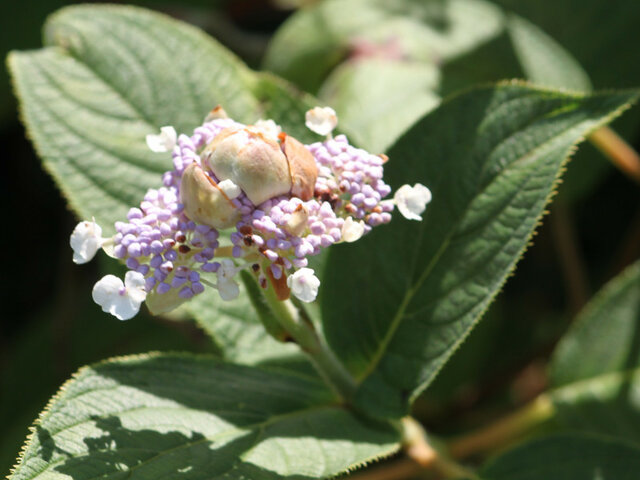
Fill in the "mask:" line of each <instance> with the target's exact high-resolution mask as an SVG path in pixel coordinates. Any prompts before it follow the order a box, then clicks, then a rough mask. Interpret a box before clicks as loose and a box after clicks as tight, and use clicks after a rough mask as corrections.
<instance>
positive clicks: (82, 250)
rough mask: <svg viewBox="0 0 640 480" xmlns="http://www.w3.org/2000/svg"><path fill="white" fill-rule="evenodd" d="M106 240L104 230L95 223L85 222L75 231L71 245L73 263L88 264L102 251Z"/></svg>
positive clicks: (77, 226)
mask: <svg viewBox="0 0 640 480" xmlns="http://www.w3.org/2000/svg"><path fill="white" fill-rule="evenodd" d="M104 242H105V239H104V238H102V228H100V225H98V224H97V223H96V222H95V221H91V222H88V221H84V222H80V223H79V224H78V225H76V228H74V229H73V233H72V234H71V238H70V241H69V243H70V244H71V248H72V249H73V262H74V263H77V264H82V263H87V262H88V261H90V260H91V259H92V258H93V257H94V256H95V255H96V253H97V252H98V250H100V248H101V247H102V245H103V244H104Z"/></svg>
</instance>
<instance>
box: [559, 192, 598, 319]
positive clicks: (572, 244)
mask: <svg viewBox="0 0 640 480" xmlns="http://www.w3.org/2000/svg"><path fill="white" fill-rule="evenodd" d="M550 220H551V229H552V232H553V237H554V243H555V246H556V250H557V253H558V260H559V262H560V266H561V267H562V274H563V276H564V282H565V285H566V289H567V293H568V296H569V303H570V305H571V313H572V314H574V315H575V314H576V313H578V312H579V311H580V310H581V309H582V307H583V306H584V305H585V304H586V303H587V301H588V300H589V286H588V282H587V273H586V268H585V266H584V262H583V260H582V255H581V253H580V247H579V244H578V239H577V238H576V232H575V229H574V226H573V221H572V218H571V215H570V212H569V208H568V207H567V205H566V204H564V203H562V202H561V201H558V202H557V203H556V204H555V205H554V207H553V213H552V215H551V219H550Z"/></svg>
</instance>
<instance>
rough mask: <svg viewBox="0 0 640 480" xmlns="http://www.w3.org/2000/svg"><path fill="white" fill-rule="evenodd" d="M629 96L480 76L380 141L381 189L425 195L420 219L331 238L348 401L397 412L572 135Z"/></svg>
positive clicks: (475, 308)
mask: <svg viewBox="0 0 640 480" xmlns="http://www.w3.org/2000/svg"><path fill="white" fill-rule="evenodd" d="M636 97H637V94H636V93H629V92H621V93H606V94H598V95H594V96H585V95H569V94H564V93H559V92H554V91H551V90H542V89H537V88H533V87H529V86H526V85H521V84H503V85H499V86H496V87H485V88H481V89H477V90H472V91H470V92H467V93H465V94H462V95H459V96H457V97H455V98H452V99H451V100H449V101H447V102H445V103H444V104H442V105H441V106H440V107H439V108H438V109H437V110H435V111H434V112H432V113H430V114H429V115H427V116H426V117H425V118H424V119H422V120H421V121H420V122H418V123H417V124H416V125H415V126H414V127H413V128H412V129H411V130H410V131H409V132H408V133H407V134H406V135H405V136H403V137H402V138H401V139H400V140H399V141H398V142H397V143H396V144H395V145H394V147H392V148H391V150H390V152H389V157H390V161H389V162H388V163H387V164H386V165H385V170H386V172H385V178H388V180H389V182H390V184H391V185H392V187H394V188H398V187H399V186H400V185H401V184H403V183H414V182H420V183H422V184H424V185H427V186H428V187H429V188H430V189H431V191H432V192H433V201H432V203H431V205H429V206H428V208H427V210H426V212H425V214H424V215H423V221H422V222H412V221H407V220H404V219H402V218H396V220H394V222H393V223H392V224H391V225H389V226H386V227H382V228H380V229H378V230H377V231H376V232H373V233H372V234H371V235H368V236H367V237H366V238H364V239H363V240H362V241H360V242H358V244H357V245H342V246H338V247H337V248H335V249H333V251H332V252H331V254H330V257H329V262H328V265H327V267H326V272H325V279H324V282H323V286H324V288H323V292H322V295H323V304H322V310H323V318H324V329H325V333H326V337H327V340H328V341H329V343H330V345H331V346H332V348H333V349H334V351H335V352H336V354H337V355H338V356H339V357H340V358H341V359H342V360H343V361H344V362H345V364H346V365H347V367H348V368H349V369H350V371H351V372H352V373H353V375H354V376H355V377H356V379H357V380H358V381H359V382H360V383H361V385H360V389H359V392H358V394H357V395H356V399H355V402H356V404H357V405H358V406H359V407H361V408H363V409H365V410H366V411H367V412H369V413H371V414H373V415H380V416H397V417H399V416H402V415H404V414H406V412H407V410H408V405H409V402H410V401H411V400H412V399H413V398H415V396H416V395H417V394H418V393H419V392H420V391H421V390H422V389H424V388H425V387H426V386H427V385H428V384H429V383H430V382H431V381H432V380H433V378H434V376H435V375H436V373H437V372H438V371H439V369H440V368H441V367H442V365H443V364H444V363H445V362H446V361H447V359H448V358H449V357H450V356H451V354H452V352H453V351H454V350H455V349H456V348H457V346H458V345H459V344H460V343H461V342H462V341H463V339H464V338H465V336H466V335H467V334H468V332H469V331H470V330H471V328H472V327H473V325H474V324H475V323H476V322H477V321H478V319H479V318H480V316H481V315H482V313H483V312H484V311H485V310H486V308H487V307H488V305H489V303H490V302H491V300H492V299H493V297H494V296H495V295H496V294H497V293H498V291H499V290H500V287H501V286H502V284H503V283H504V281H505V279H506V277H507V275H508V274H509V273H510V272H511V271H512V270H513V268H514V266H515V263H516V262H517V260H518V259H519V258H520V256H521V255H522V252H523V251H524V249H525V248H526V246H527V244H528V242H529V239H530V237H531V234H532V232H533V229H534V228H535V226H536V225H537V224H538V222H539V219H540V216H541V215H542V213H543V211H544V207H545V205H546V203H547V201H548V199H549V197H550V195H551V193H552V189H553V185H554V183H555V182H556V180H557V177H558V175H559V172H560V170H561V167H562V165H563V164H564V162H565V160H566V159H567V157H568V155H569V154H570V153H571V151H572V150H573V149H574V145H575V144H576V143H577V142H578V141H580V140H581V139H582V138H583V137H584V135H586V134H587V133H589V132H590V131H591V130H593V129H594V128H597V127H599V126H600V125H602V124H604V123H606V122H608V121H610V120H611V119H612V118H613V117H614V116H615V115H617V114H618V113H620V111H621V110H622V109H624V108H626V107H627V106H628V105H629V104H630V102H632V101H634V100H635V98H636ZM396 217H400V215H399V214H396ZM372 252H376V253H375V254H373V253H372ZM372 275H374V276H375V277H374V278H372ZM374 399H375V400H374Z"/></svg>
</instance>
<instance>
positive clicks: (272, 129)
mask: <svg viewBox="0 0 640 480" xmlns="http://www.w3.org/2000/svg"><path fill="white" fill-rule="evenodd" d="M254 127H256V128H258V129H259V130H262V131H263V132H264V134H265V135H269V136H270V137H272V138H274V139H276V140H277V139H278V135H279V134H280V133H282V128H281V127H280V125H278V124H277V123H276V122H274V121H273V120H271V119H269V120H262V119H261V120H258V121H257V122H256V123H255V125H254Z"/></svg>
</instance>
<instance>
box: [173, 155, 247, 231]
mask: <svg viewBox="0 0 640 480" xmlns="http://www.w3.org/2000/svg"><path fill="white" fill-rule="evenodd" d="M180 201H181V202H182V203H183V204H184V211H185V213H186V214H187V216H188V217H189V218H190V219H191V220H194V221H196V222H199V223H203V224H205V225H209V226H212V227H215V228H228V227H231V226H233V225H235V223H236V222H237V221H238V220H239V218H240V212H239V211H238V209H237V208H236V207H235V205H234V204H233V203H232V202H231V200H230V199H229V197H228V196H227V195H226V194H225V193H224V191H223V190H222V189H220V188H219V187H218V185H217V184H216V182H214V181H213V179H212V178H210V177H209V176H208V175H207V174H206V173H205V172H204V170H203V169H202V167H201V166H200V165H198V164H197V163H195V162H194V163H192V164H191V165H189V166H188V167H187V168H186V169H185V170H184V173H183V174H182V183H181V184H180Z"/></svg>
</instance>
